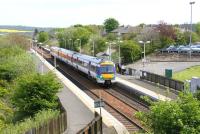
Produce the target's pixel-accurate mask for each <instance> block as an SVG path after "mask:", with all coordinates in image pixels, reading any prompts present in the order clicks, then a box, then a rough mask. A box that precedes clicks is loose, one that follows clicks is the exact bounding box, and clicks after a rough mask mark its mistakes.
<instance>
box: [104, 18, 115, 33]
mask: <svg viewBox="0 0 200 134" xmlns="http://www.w3.org/2000/svg"><path fill="white" fill-rule="evenodd" d="M103 24H104V27H105V29H106V32H108V33H109V32H111V31H112V30H114V29H116V28H118V26H119V22H118V21H117V20H116V19H114V18H108V19H106V20H105V21H104V23H103Z"/></svg>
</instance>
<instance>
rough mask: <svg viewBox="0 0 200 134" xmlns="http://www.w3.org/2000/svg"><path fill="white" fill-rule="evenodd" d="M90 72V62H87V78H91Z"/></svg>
mask: <svg viewBox="0 0 200 134" xmlns="http://www.w3.org/2000/svg"><path fill="white" fill-rule="evenodd" d="M90 70H91V61H89V63H88V77H91V74H90Z"/></svg>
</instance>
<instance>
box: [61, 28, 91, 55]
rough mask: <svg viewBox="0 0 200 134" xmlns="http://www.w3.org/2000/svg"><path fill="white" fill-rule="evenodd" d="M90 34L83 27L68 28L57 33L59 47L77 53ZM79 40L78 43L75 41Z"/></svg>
mask: <svg viewBox="0 0 200 134" xmlns="http://www.w3.org/2000/svg"><path fill="white" fill-rule="evenodd" d="M90 35H91V32H90V31H88V29H86V28H85V27H70V28H66V29H63V30H60V31H59V32H58V40H59V45H60V47H63V48H67V49H71V50H75V51H79V50H80V43H81V47H83V46H84V45H86V44H87V42H88V40H89V37H90ZM77 39H79V41H78V40H77Z"/></svg>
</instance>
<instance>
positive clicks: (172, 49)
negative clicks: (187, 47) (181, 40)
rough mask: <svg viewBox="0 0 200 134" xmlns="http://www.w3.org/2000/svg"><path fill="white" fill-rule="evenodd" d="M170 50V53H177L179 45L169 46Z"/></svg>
mask: <svg viewBox="0 0 200 134" xmlns="http://www.w3.org/2000/svg"><path fill="white" fill-rule="evenodd" d="M168 52H169V53H176V52H178V51H177V47H176V46H171V47H169V48H168Z"/></svg>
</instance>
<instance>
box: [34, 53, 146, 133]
mask: <svg viewBox="0 0 200 134" xmlns="http://www.w3.org/2000/svg"><path fill="white" fill-rule="evenodd" d="M37 51H38V52H39V53H40V54H41V51H42V50H37ZM43 56H44V58H46V60H47V61H48V62H49V63H51V64H52V65H53V59H51V58H50V56H49V55H48V54H47V53H46V52H44V51H43ZM57 65H58V66H59V67H58V68H57V69H58V70H59V71H60V72H61V73H63V74H64V75H65V76H66V77H67V78H69V79H70V80H71V81H72V82H74V83H75V84H76V85H77V86H78V87H79V88H80V89H82V90H83V91H84V92H85V93H87V94H88V95H89V96H90V97H92V98H93V99H94V100H96V99H98V98H100V96H101V98H102V99H103V100H104V102H105V104H106V105H105V107H104V108H105V109H106V110H107V111H108V112H109V113H111V114H112V115H113V116H114V117H115V118H117V119H118V120H119V121H120V122H121V123H122V124H123V125H124V126H125V127H126V128H127V130H128V131H129V132H138V131H147V129H146V128H145V127H143V125H142V124H141V122H140V121H139V120H138V119H137V118H136V117H135V115H134V114H135V113H136V112H138V111H145V112H147V111H148V106H147V105H145V104H143V103H142V102H141V101H138V100H136V99H134V98H133V97H131V96H129V95H127V94H125V93H123V90H122V89H121V88H119V87H117V86H115V85H114V86H113V87H112V88H106V87H103V86H100V85H97V84H96V83H94V82H91V79H87V78H86V77H85V76H84V74H82V73H80V72H77V70H75V69H73V68H72V67H70V66H68V65H66V64H65V63H63V62H61V61H59V60H58V61H57ZM69 70H70V71H69ZM80 74H82V75H80Z"/></svg>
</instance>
